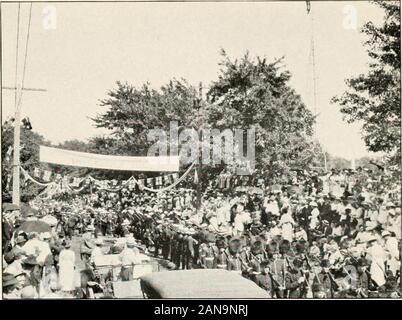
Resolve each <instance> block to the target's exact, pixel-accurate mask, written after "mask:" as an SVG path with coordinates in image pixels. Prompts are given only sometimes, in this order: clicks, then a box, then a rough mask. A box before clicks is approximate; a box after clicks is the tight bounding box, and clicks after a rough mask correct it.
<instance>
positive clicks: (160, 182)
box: [156, 177, 162, 186]
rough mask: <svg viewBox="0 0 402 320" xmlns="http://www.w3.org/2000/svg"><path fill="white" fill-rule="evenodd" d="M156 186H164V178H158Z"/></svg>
mask: <svg viewBox="0 0 402 320" xmlns="http://www.w3.org/2000/svg"><path fill="white" fill-rule="evenodd" d="M156 185H157V186H161V185H162V177H156Z"/></svg>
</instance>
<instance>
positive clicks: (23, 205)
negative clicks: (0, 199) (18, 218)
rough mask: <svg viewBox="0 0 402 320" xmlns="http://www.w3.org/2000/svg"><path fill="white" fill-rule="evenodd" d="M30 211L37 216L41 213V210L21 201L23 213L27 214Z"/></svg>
mask: <svg viewBox="0 0 402 320" xmlns="http://www.w3.org/2000/svg"><path fill="white" fill-rule="evenodd" d="M29 212H32V213H33V214H34V215H35V216H36V215H37V214H39V211H38V210H36V209H34V208H31V207H30V206H28V205H26V204H25V203H21V214H22V215H23V216H26V215H27V214H28V213H29Z"/></svg>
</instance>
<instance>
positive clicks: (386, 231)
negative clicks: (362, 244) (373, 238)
mask: <svg viewBox="0 0 402 320" xmlns="http://www.w3.org/2000/svg"><path fill="white" fill-rule="evenodd" d="M390 235H391V233H390V232H389V231H388V230H385V231H383V232H382V233H381V237H386V236H390Z"/></svg>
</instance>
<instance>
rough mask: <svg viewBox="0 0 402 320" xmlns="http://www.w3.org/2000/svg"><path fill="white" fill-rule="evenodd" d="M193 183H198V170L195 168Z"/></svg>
mask: <svg viewBox="0 0 402 320" xmlns="http://www.w3.org/2000/svg"><path fill="white" fill-rule="evenodd" d="M194 183H198V172H197V169H195V170H194Z"/></svg>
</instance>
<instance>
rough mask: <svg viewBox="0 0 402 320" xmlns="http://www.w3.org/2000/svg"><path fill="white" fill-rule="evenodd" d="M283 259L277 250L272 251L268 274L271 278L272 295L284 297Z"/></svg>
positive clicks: (284, 273) (284, 271)
mask: <svg viewBox="0 0 402 320" xmlns="http://www.w3.org/2000/svg"><path fill="white" fill-rule="evenodd" d="M285 268H286V265H285V260H284V259H283V258H282V257H281V255H280V253H279V250H278V251H274V252H273V253H272V258H271V259H270V263H269V270H270V275H271V278H272V285H273V288H272V291H273V297H276V298H284V297H285V295H284V293H285V275H286V270H285Z"/></svg>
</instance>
